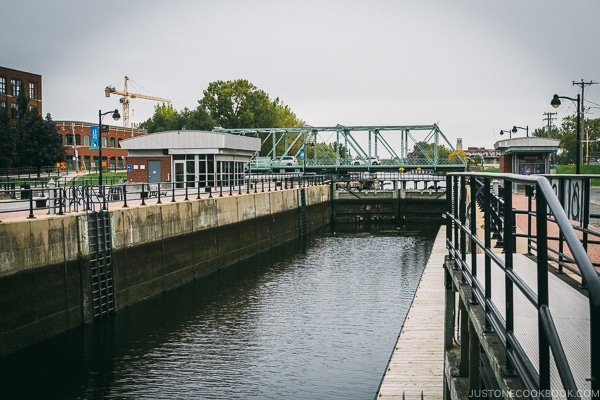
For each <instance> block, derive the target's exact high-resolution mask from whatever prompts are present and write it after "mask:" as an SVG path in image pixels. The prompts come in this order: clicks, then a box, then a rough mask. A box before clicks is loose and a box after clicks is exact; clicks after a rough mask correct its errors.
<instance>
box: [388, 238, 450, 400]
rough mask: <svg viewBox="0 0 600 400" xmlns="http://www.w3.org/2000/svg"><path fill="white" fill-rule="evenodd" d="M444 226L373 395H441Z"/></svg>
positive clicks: (439, 397) (432, 397) (390, 396)
mask: <svg viewBox="0 0 600 400" xmlns="http://www.w3.org/2000/svg"><path fill="white" fill-rule="evenodd" d="M445 229H446V228H445V227H442V228H441V229H440V231H439V232H438V235H437V237H436V239H435V242H434V245H433V249H432V251H431V256H430V258H429V261H428V263H427V266H426V267H425V270H424V272H423V275H422V277H421V281H420V283H419V286H418V288H417V291H416V293H415V298H414V299H413V302H412V305H411V307H410V310H409V311H408V315H407V317H406V321H405V322H404V325H403V327H402V330H401V332H400V335H399V337H398V341H397V342H396V346H395V348H394V351H393V354H392V357H391V358H390V361H389V363H388V366H387V368H386V372H385V375H384V377H383V380H382V382H381V385H380V387H379V391H378V393H377V396H376V398H377V399H390V400H392V399H420V398H421V396H423V398H425V399H427V400H430V399H442V398H443V393H444V390H443V384H444V383H443V373H444V371H443V369H444V335H443V332H444V261H445V256H446V254H447V251H446V244H445V243H446V233H445Z"/></svg>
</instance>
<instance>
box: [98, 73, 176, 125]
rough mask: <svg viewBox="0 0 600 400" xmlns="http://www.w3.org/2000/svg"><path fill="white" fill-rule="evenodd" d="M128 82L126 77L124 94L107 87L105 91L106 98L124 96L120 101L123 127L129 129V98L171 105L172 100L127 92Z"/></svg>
mask: <svg viewBox="0 0 600 400" xmlns="http://www.w3.org/2000/svg"><path fill="white" fill-rule="evenodd" d="M127 81H129V78H128V77H127V75H125V88H124V89H123V91H122V92H120V91H118V90H116V89H115V88H114V87H112V86H107V87H106V88H105V89H104V94H105V95H106V97H110V95H111V94H118V95H121V96H123V97H121V98H120V99H119V101H120V102H121V104H123V126H125V127H129V98H130V97H131V98H132V99H146V100H155V101H160V102H163V103H171V100H169V99H163V98H162V97H155V96H147V95H145V94H140V93H132V92H130V91H128V90H127Z"/></svg>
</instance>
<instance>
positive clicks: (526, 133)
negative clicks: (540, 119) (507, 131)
mask: <svg viewBox="0 0 600 400" xmlns="http://www.w3.org/2000/svg"><path fill="white" fill-rule="evenodd" d="M517 129H523V130H524V131H525V135H526V136H527V137H529V125H527V126H526V127H525V128H523V127H520V126H513V128H512V130H511V132H512V133H517Z"/></svg>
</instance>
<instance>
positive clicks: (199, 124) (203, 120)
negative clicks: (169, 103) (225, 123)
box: [181, 106, 216, 131]
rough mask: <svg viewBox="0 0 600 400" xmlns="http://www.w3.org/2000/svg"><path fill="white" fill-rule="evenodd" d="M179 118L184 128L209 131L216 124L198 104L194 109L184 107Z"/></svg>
mask: <svg viewBox="0 0 600 400" xmlns="http://www.w3.org/2000/svg"><path fill="white" fill-rule="evenodd" d="M181 119H182V120H183V128H184V129H193V130H201V131H210V130H212V128H214V127H215V126H216V122H215V120H214V119H212V117H211V116H210V115H209V114H208V113H207V112H206V110H205V109H203V108H202V107H200V106H198V107H196V109H195V110H189V109H188V108H184V109H183V111H181Z"/></svg>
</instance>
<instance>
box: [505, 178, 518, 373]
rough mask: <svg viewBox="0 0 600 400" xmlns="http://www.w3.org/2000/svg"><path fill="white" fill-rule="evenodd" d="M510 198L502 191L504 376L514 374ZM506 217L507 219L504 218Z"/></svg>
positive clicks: (511, 193)
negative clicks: (504, 321) (510, 273)
mask: <svg viewBox="0 0 600 400" xmlns="http://www.w3.org/2000/svg"><path fill="white" fill-rule="evenodd" d="M504 183H505V187H512V184H513V183H512V181H510V180H505V181H504ZM512 196H513V192H512V191H511V190H504V216H505V219H504V221H505V223H504V253H505V256H504V258H505V261H504V263H505V269H506V270H505V271H504V299H505V300H504V302H505V315H506V325H505V326H506V328H505V329H506V346H505V351H506V366H505V367H504V373H505V374H506V375H513V374H514V367H513V363H512V357H513V356H514V355H513V346H512V343H511V339H510V338H511V337H513V333H514V329H515V325H514V297H513V281H512V279H511V278H510V276H509V274H508V272H509V271H510V272H512V271H513V253H514V249H513V240H512V237H511V236H512V235H513V226H512V225H513V218H512V216H511V214H512ZM506 216H508V217H506Z"/></svg>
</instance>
